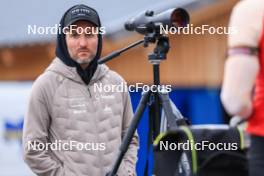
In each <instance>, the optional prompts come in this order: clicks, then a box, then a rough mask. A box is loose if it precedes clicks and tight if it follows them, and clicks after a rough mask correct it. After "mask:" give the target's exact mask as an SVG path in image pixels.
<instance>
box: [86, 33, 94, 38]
mask: <svg viewBox="0 0 264 176" xmlns="http://www.w3.org/2000/svg"><path fill="white" fill-rule="evenodd" d="M85 36H86V37H89V38H90V37H93V36H94V34H92V32H88V33H86V34H85Z"/></svg>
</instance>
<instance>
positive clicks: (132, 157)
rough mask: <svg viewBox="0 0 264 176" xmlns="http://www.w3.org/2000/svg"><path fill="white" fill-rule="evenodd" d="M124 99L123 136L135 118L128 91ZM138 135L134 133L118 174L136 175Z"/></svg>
mask: <svg viewBox="0 0 264 176" xmlns="http://www.w3.org/2000/svg"><path fill="white" fill-rule="evenodd" d="M123 98H124V99H123V100H124V113H123V127H122V138H123V137H124V136H125V134H126V132H127V130H128V128H129V127H130V122H131V120H132V118H133V110H132V105H131V100H130V96H129V93H128V92H124V93H123ZM138 143H139V139H138V135H137V132H136V133H135V134H134V136H133V138H132V141H131V143H130V145H129V148H128V150H127V152H126V154H125V156H124V158H123V161H122V163H121V166H120V169H119V171H120V172H118V176H130V175H136V169H135V167H136V162H137V150H138Z"/></svg>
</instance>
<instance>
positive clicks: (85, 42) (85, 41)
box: [79, 35, 88, 47]
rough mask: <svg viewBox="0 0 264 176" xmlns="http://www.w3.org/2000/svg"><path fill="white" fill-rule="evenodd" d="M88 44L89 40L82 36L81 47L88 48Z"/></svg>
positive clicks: (80, 39)
mask: <svg viewBox="0 0 264 176" xmlns="http://www.w3.org/2000/svg"><path fill="white" fill-rule="evenodd" d="M87 44H88V41H87V38H86V37H85V36H84V35H81V36H80V38H79V45H80V47H86V46H87Z"/></svg>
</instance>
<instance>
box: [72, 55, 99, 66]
mask: <svg viewBox="0 0 264 176" xmlns="http://www.w3.org/2000/svg"><path fill="white" fill-rule="evenodd" d="M94 57H95V55H92V56H90V57H88V58H85V59H81V58H76V59H75V61H76V62H77V63H78V64H89V63H90V62H91V61H92V60H93V59H94Z"/></svg>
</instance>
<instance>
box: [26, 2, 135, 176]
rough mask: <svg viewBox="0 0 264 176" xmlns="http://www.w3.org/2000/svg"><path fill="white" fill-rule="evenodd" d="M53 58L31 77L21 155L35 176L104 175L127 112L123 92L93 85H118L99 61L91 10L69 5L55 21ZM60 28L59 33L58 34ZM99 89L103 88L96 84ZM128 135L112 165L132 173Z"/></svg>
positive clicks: (132, 151) (114, 154)
mask: <svg viewBox="0 0 264 176" xmlns="http://www.w3.org/2000/svg"><path fill="white" fill-rule="evenodd" d="M60 24H61V27H62V28H64V27H65V29H66V30H63V31H62V32H60V33H58V35H57V47H56V56H57V57H56V58H55V59H54V60H53V62H52V63H51V65H50V66H49V67H48V68H47V69H46V71H45V72H44V73H43V74H42V75H40V76H39V77H38V79H37V80H36V81H35V82H34V84H33V88H32V92H31V95H30V100H29V106H28V110H27V114H26V116H25V122H24V129H23V147H24V159H25V161H26V163H27V164H28V166H29V167H30V168H31V169H32V171H33V172H34V173H36V174H37V175H39V176H104V175H106V174H107V172H109V171H110V170H111V168H112V166H113V164H114V161H115V159H116V157H117V154H118V149H119V147H120V144H121V141H122V138H123V137H124V134H125V133H126V131H127V129H128V127H129V124H130V121H131V119H132V117H133V111H132V106H131V101H130V96H129V93H128V92H126V91H124V92H117V91H115V90H112V91H109V92H106V91H99V90H100V89H96V88H95V87H96V86H97V87H98V86H109V85H120V84H123V85H124V82H125V81H124V80H123V79H122V77H121V76H119V75H118V74H117V73H115V72H114V71H111V70H109V69H108V67H107V66H105V65H98V64H97V61H98V59H99V58H100V54H101V49H102V36H101V34H100V33H96V32H98V31H99V32H100V30H95V28H100V27H101V23H100V19H99V16H98V14H97V12H96V11H95V10H94V9H92V8H90V7H88V6H85V5H76V6H73V7H71V8H70V9H69V10H67V11H66V13H65V14H64V15H63V17H62V19H61V21H60ZM64 32H65V33H64ZM102 90H104V89H102ZM137 149H138V137H137V135H134V137H133V139H132V142H131V144H130V146H129V149H128V151H127V153H126V155H125V157H124V159H123V161H122V163H121V166H120V167H119V170H118V175H119V176H128V175H136V173H135V164H136V161H137Z"/></svg>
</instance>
